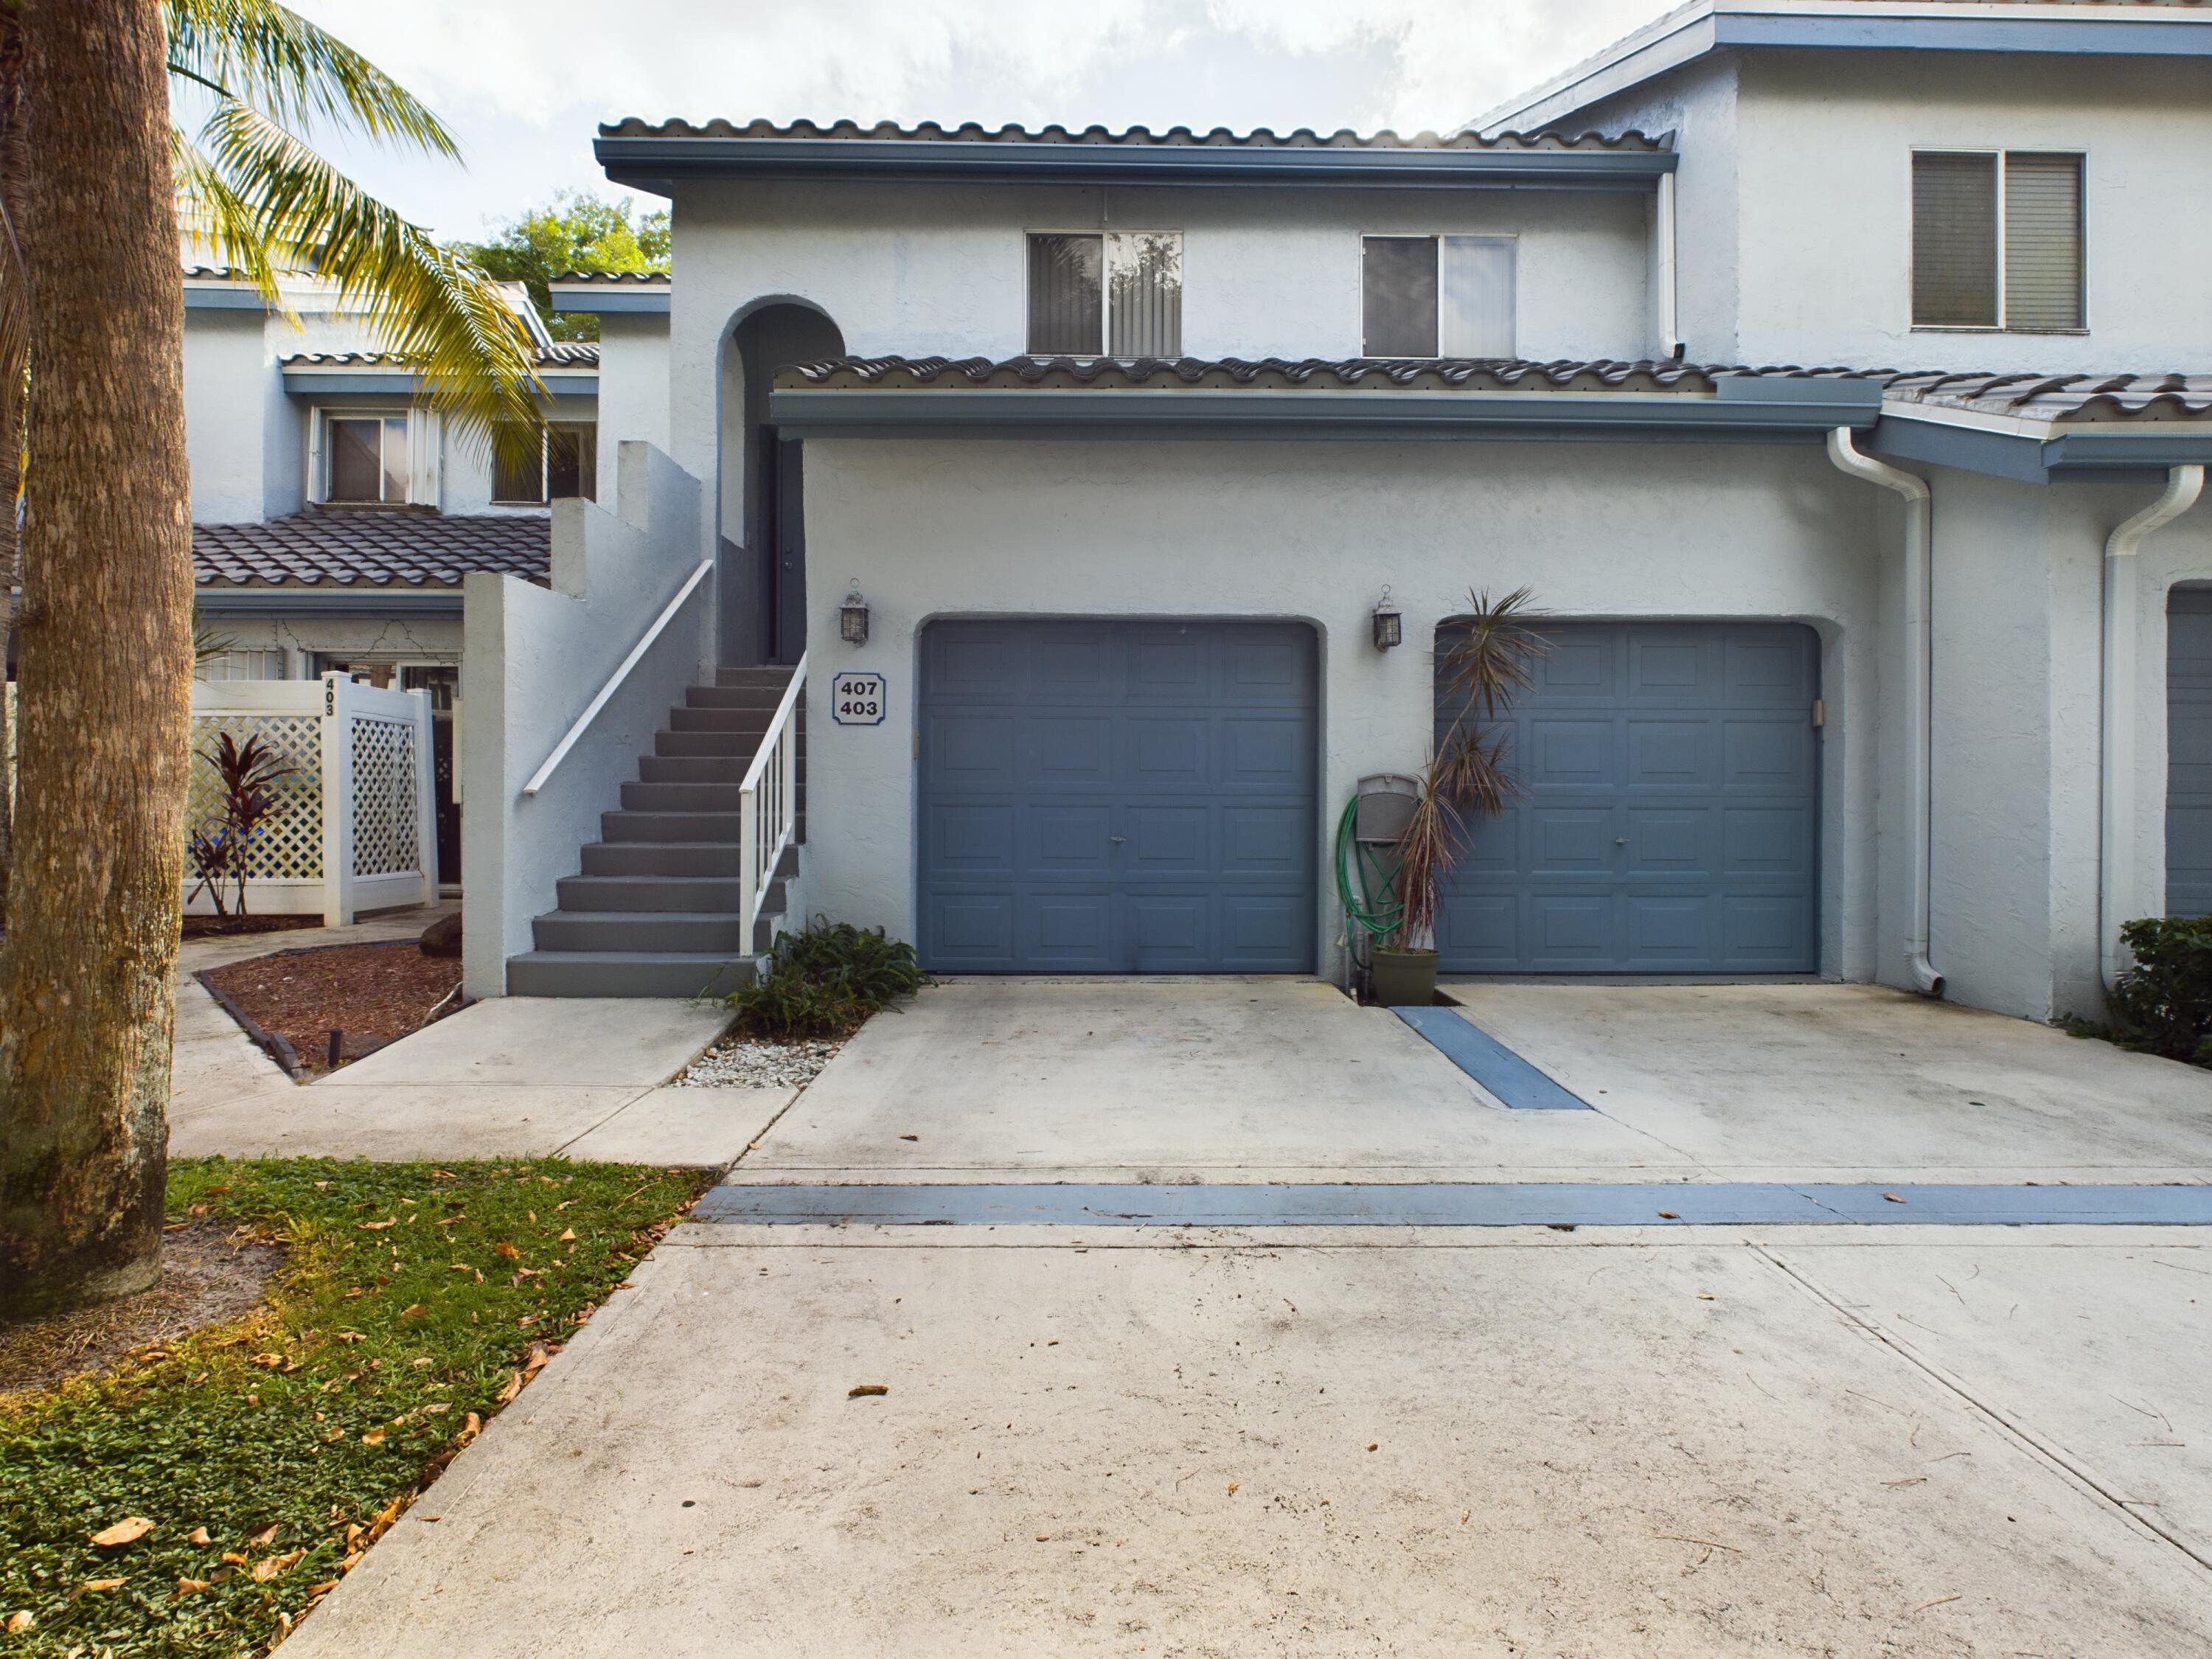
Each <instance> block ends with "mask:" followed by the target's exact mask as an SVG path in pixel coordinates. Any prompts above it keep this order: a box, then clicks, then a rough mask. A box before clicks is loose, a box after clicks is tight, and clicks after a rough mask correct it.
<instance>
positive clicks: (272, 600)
mask: <svg viewBox="0 0 2212 1659" xmlns="http://www.w3.org/2000/svg"><path fill="white" fill-rule="evenodd" d="M192 608H193V609H194V610H196V611H202V612H204V613H206V614H208V615H210V616H233V615H244V614H246V613H247V612H254V613H260V612H264V611H405V612H407V613H408V615H410V616H416V617H420V616H426V615H427V616H454V617H458V616H459V615H460V614H461V590H460V589H459V588H458V587H439V588H435V589H430V590H428V591H425V590H424V589H422V588H390V587H370V588H361V587H338V586H334V585H325V586H315V587H199V588H195V589H194V590H193V592H192Z"/></svg>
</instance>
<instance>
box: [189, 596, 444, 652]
mask: <svg viewBox="0 0 2212 1659" xmlns="http://www.w3.org/2000/svg"><path fill="white" fill-rule="evenodd" d="M199 615H200V619H201V621H203V622H204V623H206V624H207V625H208V627H209V628H210V629H211V630H213V631H214V632H215V633H216V634H218V635H222V637H224V638H225V639H227V640H228V641H230V648H231V649H233V650H234V651H281V650H286V649H289V650H295V651H310V652H313V651H320V652H327V653H330V654H331V655H332V656H340V657H346V658H349V659H359V660H362V661H369V660H376V659H383V660H396V659H404V660H406V661H409V662H428V663H457V662H459V661H460V659H461V618H460V617H459V613H458V612H447V613H445V614H442V615H430V616H419V615H412V614H410V613H409V612H407V611H404V610H402V609H400V608H399V607H398V606H394V607H393V608H392V611H390V612H388V613H386V614H383V615H370V614H367V613H362V612H357V611H323V612H314V611H299V612H295V611H275V612H271V611H225V610H223V609H222V599H220V598H219V597H216V596H213V595H209V596H204V597H203V598H202V599H201V601H200V605H199Z"/></svg>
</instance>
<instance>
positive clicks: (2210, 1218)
mask: <svg viewBox="0 0 2212 1659" xmlns="http://www.w3.org/2000/svg"><path fill="white" fill-rule="evenodd" d="M692 1215H693V1218H695V1219H696V1220H699V1221H706V1222H720V1223H724V1224H728V1225H744V1224H748V1223H750V1224H756V1225H757V1224H766V1225H771V1226H804V1225H817V1226H841V1225H846V1224H848V1223H853V1222H859V1223H864V1224H865V1223H869V1222H873V1223H877V1224H879V1225H886V1226H905V1227H915V1226H921V1227H930V1226H937V1227H943V1226H955V1227H1004V1226H1030V1227H1699V1226H1704V1227H1716V1226H1729V1227H1745V1226H1783V1227H1795V1226H1892V1227H1894V1226H1972V1227H2057V1226H2090V1227H2124V1226H2150V1227H2201V1226H2205V1225H2212V1186H2201V1185H2176V1186H2171V1187H2127V1186H2099V1187H1995V1186H1990V1187H1978V1186H1911V1185H1905V1184H1899V1185H1895V1186H1888V1187H1881V1186H1858V1185H1843V1184H1839V1183H1830V1182H1804V1183H1802V1184H1801V1183H1796V1182H1620V1183H1609V1182H1406V1183H1403V1184H1394V1183H1386V1182H1378V1183H1374V1184H1352V1183H1348V1182H1314V1183H1311V1184H1304V1183H1297V1182H1284V1183H1279V1184H1274V1183H1270V1184H1265V1185H1261V1184H1254V1185H1250V1186H1177V1185H1172V1184H1170V1185H1161V1186H1151V1185H1143V1184H1139V1183H1136V1182H1128V1183H1124V1184H1108V1183H1100V1184H1086V1183H1075V1182H1069V1183H1066V1184H1034V1185H1019V1184H1012V1183H992V1184H987V1185H986V1184H978V1185H973V1186H969V1185H954V1184H944V1185H933V1186H923V1185H903V1184H902V1185H892V1184H889V1183H885V1184H883V1185H875V1186H861V1185H833V1186H818V1187H800V1186H780V1185H769V1184H766V1183H752V1182H744V1183H739V1184H736V1185H729V1186H721V1187H717V1188H714V1189H713V1190H712V1191H711V1192H709V1193H708V1194H707V1195H706V1196H705V1197H704V1198H702V1199H701V1200H699V1203H698V1206H697V1207H696V1209H695V1210H693V1212H692Z"/></svg>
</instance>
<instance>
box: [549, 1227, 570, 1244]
mask: <svg viewBox="0 0 2212 1659" xmlns="http://www.w3.org/2000/svg"><path fill="white" fill-rule="evenodd" d="M575 1237H576V1230H575V1229H574V1227H564V1228H562V1230H561V1237H558V1238H556V1239H555V1240H554V1241H553V1242H554V1243H556V1244H569V1243H574V1242H575Z"/></svg>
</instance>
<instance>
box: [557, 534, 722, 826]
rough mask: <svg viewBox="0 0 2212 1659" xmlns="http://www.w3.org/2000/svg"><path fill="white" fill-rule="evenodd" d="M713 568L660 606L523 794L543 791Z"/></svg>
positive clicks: (709, 564) (703, 564)
mask: <svg viewBox="0 0 2212 1659" xmlns="http://www.w3.org/2000/svg"><path fill="white" fill-rule="evenodd" d="M713 568H714V561H713V560H712V559H702V560H700V561H699V568H697V569H696V570H694V571H693V572H692V573H691V574H690V576H689V577H687V578H685V580H684V586H681V587H679V588H678V589H677V590H676V597H675V598H674V599H671V600H669V602H668V603H667V604H666V605H663V606H662V607H661V611H660V614H659V616H658V617H654V618H653V626H652V627H650V628H648V629H646V630H645V637H644V638H643V639H641V640H640V641H638V642H637V643H636V644H635V645H634V646H632V647H630V651H629V655H628V656H627V657H624V658H623V659H622V666H621V667H619V668H617V669H616V670H615V671H614V673H613V674H612V676H611V677H610V678H609V679H608V681H607V683H606V684H605V685H603V686H601V687H600V688H599V696H596V697H593V698H592V701H591V702H590V703H589V704H588V705H587V706H586V708H585V709H584V712H583V713H582V714H579V715H577V716H576V723H575V724H574V726H570V727H569V728H568V735H566V736H565V737H563V738H562V739H561V741H560V742H559V743H558V744H555V745H554V749H553V752H552V753H551V754H550V755H548V756H547V757H545V764H544V765H543V766H541V767H539V768H538V770H537V771H536V772H535V773H533V774H532V775H531V779H530V781H529V782H527V783H526V784H524V785H523V786H522V793H524V794H526V795H534V794H536V793H538V791H539V790H540V789H543V788H544V787H545V781H546V780H547V779H548V778H550V777H551V776H552V775H553V772H554V769H555V768H556V767H558V766H559V765H560V764H561V763H562V761H564V760H566V759H568V751H569V750H571V749H574V747H575V746H576V739H577V738H580V737H582V736H583V735H584V728H585V727H586V726H589V725H590V724H591V723H592V721H593V720H597V719H598V718H599V710H601V709H602V708H605V707H606V706H607V702H608V701H609V699H611V697H613V696H614V694H615V693H616V692H617V691H618V690H621V689H622V683H623V681H624V680H626V679H628V678H629V671H630V670H631V669H633V668H635V667H636V666H637V665H638V664H639V662H640V661H641V660H642V659H644V656H645V653H647V651H649V650H651V649H652V648H653V641H655V640H657V639H659V637H660V635H661V634H662V633H663V631H665V629H666V628H667V627H668V624H669V623H670V622H671V621H672V620H673V619H674V618H675V616H676V613H677V611H678V610H680V609H682V607H683V605H684V600H686V599H690V597H691V594H692V592H693V590H694V589H696V587H697V586H699V584H700V583H701V582H702V581H704V580H707V573H708V571H710V570H712V569H713Z"/></svg>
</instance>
